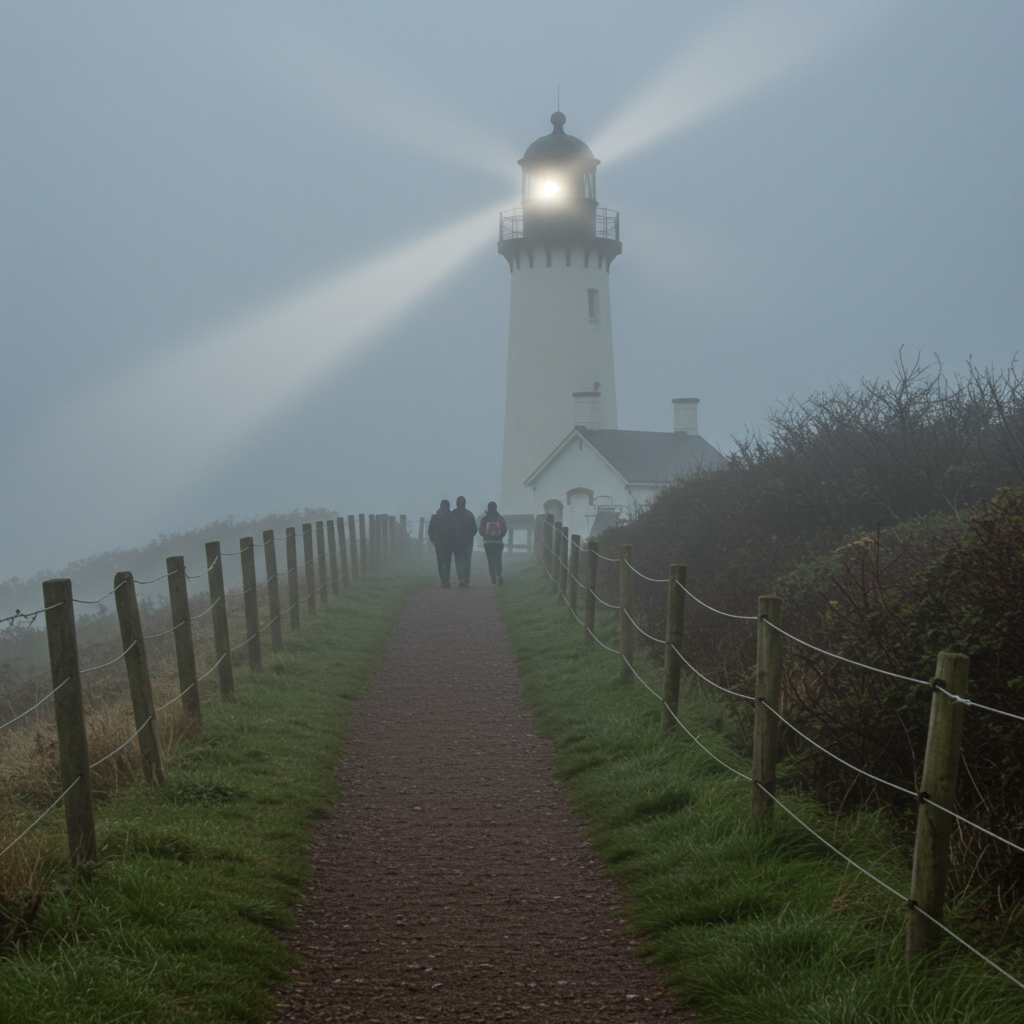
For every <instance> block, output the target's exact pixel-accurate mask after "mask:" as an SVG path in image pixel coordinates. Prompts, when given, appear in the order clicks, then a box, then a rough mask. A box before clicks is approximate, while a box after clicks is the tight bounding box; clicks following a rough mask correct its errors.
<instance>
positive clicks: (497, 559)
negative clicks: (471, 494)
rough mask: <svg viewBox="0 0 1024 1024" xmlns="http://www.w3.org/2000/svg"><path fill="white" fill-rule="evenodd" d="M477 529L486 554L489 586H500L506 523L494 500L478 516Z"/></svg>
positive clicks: (506, 530)
mask: <svg viewBox="0 0 1024 1024" xmlns="http://www.w3.org/2000/svg"><path fill="white" fill-rule="evenodd" d="M479 529H480V536H481V537H482V538H483V542H484V554H485V555H486V556H487V568H488V570H489V571H490V573H491V586H492V587H500V586H501V584H502V576H501V552H502V551H503V550H504V548H505V534H506V533H508V524H507V523H506V522H505V518H504V516H502V515H501V513H500V512H499V511H498V506H497V504H496V503H495V502H493V501H491V502H488V504H487V511H486V512H485V513H484V514H483V515H482V516H481V517H480V527H479Z"/></svg>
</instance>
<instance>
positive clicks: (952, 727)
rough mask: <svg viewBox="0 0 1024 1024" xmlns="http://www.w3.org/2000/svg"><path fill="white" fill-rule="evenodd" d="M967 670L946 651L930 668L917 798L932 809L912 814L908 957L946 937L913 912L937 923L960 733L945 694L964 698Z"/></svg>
mask: <svg viewBox="0 0 1024 1024" xmlns="http://www.w3.org/2000/svg"><path fill="white" fill-rule="evenodd" d="M970 666H971V661H970V658H968V657H967V656H966V655H965V654H951V653H950V652H949V651H942V652H940V653H939V657H938V662H937V664H936V666H935V678H936V683H935V685H934V688H933V690H932V708H931V715H930V717H929V719H928V741H927V743H926V744H925V751H924V766H923V768H922V771H921V793H920V796H921V797H927V798H928V800H930V801H931V803H925V801H924V800H923V799H921V800H920V802H919V806H918V811H917V838H916V840H915V842H914V862H913V869H912V871H911V877H910V916H909V917H908V918H907V956H908V957H912V956H916V955H917V954H918V953H923V952H924V951H925V950H927V949H930V948H931V947H933V946H935V945H936V944H937V943H938V942H940V941H941V939H942V938H943V936H944V935H945V933H944V932H943V930H942V929H941V928H940V927H939V926H938V925H937V924H935V923H933V922H932V921H929V920H928V918H927V917H925V916H924V914H921V913H918V908H920V909H921V910H923V911H924V913H925V914H929V915H930V916H931V917H933V918H935V920H936V921H941V920H942V913H943V902H944V899H945V895H946V877H947V875H948V874H949V834H950V831H951V830H952V827H953V818H952V817H951V816H950V815H949V814H947V813H946V811H947V810H952V809H953V804H954V802H955V800H956V776H957V766H958V765H959V763H960V737H961V735H962V733H963V727H964V706H963V704H961V703H960V702H959V701H956V700H953V699H952V698H951V697H949V696H947V694H953V695H954V696H956V697H966V696H967V676H968V672H969V670H970ZM943 691H946V692H945V693H944V692H943ZM935 804H938V805H939V806H938V807H936V806H934V805H935Z"/></svg>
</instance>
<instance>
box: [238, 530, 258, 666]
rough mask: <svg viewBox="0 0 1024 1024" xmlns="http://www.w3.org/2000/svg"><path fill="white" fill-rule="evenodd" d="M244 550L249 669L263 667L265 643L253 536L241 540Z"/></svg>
mask: <svg viewBox="0 0 1024 1024" xmlns="http://www.w3.org/2000/svg"><path fill="white" fill-rule="evenodd" d="M239 545H240V547H241V552H242V603H243V604H244V605H245V636H246V640H245V649H246V652H247V653H248V655H249V670H250V671H251V672H259V671H260V670H261V669H262V668H263V645H262V643H261V642H260V603H259V591H258V590H257V589H256V549H255V548H254V547H253V543H252V537H243V538H242V539H241V541H240V542H239Z"/></svg>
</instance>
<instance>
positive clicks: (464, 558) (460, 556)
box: [452, 494, 476, 587]
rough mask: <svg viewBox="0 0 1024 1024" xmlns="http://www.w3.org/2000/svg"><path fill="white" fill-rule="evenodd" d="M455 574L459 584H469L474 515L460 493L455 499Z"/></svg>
mask: <svg viewBox="0 0 1024 1024" xmlns="http://www.w3.org/2000/svg"><path fill="white" fill-rule="evenodd" d="M452 519H453V520H454V521H455V545H454V554H455V575H456V576H458V577H459V586H460V587H468V586H469V563H470V562H471V561H472V560H473V538H474V537H475V536H476V516H475V515H473V513H472V512H470V511H469V509H468V508H466V499H465V498H464V497H463V496H462V495H461V494H460V495H459V496H458V497H457V498H456V499H455V511H454V512H452Z"/></svg>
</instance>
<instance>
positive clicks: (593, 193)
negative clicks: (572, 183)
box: [583, 171, 597, 199]
mask: <svg viewBox="0 0 1024 1024" xmlns="http://www.w3.org/2000/svg"><path fill="white" fill-rule="evenodd" d="M596 177H597V175H596V174H595V172H594V171H590V172H589V173H587V174H584V175H583V194H584V196H586V197H587V199H596V198H597V182H596V180H595V179H596Z"/></svg>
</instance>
